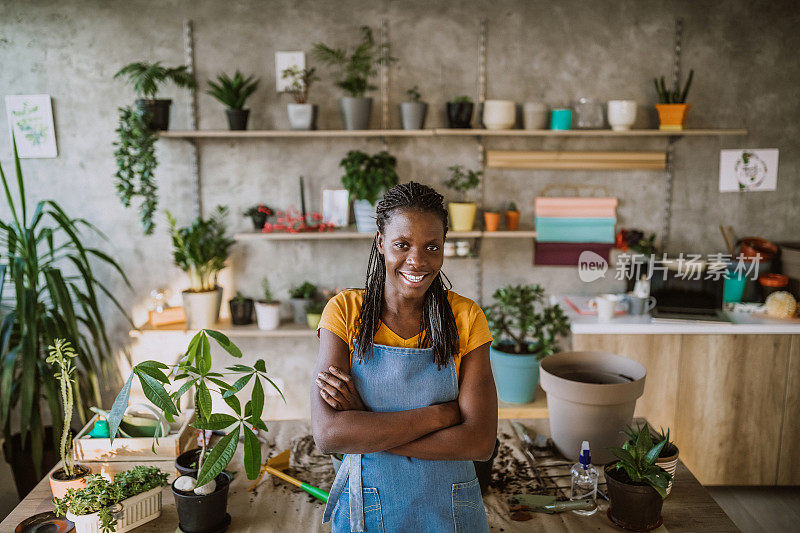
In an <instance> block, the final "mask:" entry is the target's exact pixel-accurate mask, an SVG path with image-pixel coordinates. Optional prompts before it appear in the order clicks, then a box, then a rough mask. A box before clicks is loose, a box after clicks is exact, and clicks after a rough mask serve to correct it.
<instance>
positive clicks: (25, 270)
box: [0, 142, 133, 474]
mask: <svg viewBox="0 0 800 533" xmlns="http://www.w3.org/2000/svg"><path fill="white" fill-rule="evenodd" d="M14 164H15V170H16V187H17V191H16V196H17V199H16V200H15V199H14V196H13V195H12V192H11V183H10V182H9V180H8V179H7V177H6V175H5V173H4V171H3V168H2V166H0V178H2V182H3V191H4V193H5V199H6V206H5V209H6V213H7V215H5V216H3V218H2V220H0V243H2V246H3V247H4V248H5V253H4V254H3V256H4V257H3V260H4V262H5V264H2V265H0V294H3V295H4V298H3V302H2V303H3V311H4V312H3V315H2V322H1V323H0V339H1V342H0V362H1V363H2V365H0V427H2V431H3V436H4V438H5V440H6V442H7V443H9V444H10V443H11V436H12V434H13V433H15V432H19V434H20V439H21V440H20V444H21V447H22V449H25V448H26V445H27V443H28V442H29V444H30V447H29V448H28V450H30V452H29V453H30V454H31V456H32V458H33V464H34V468H35V470H36V473H37V474H39V473H40V471H41V466H42V450H43V446H44V440H45V432H44V427H43V421H42V417H41V412H42V408H43V405H42V404H43V402H44V403H46V405H47V407H48V408H49V411H50V415H51V419H52V421H53V422H52V423H53V426H54V427H53V429H54V431H53V444H54V446H53V447H54V448H56V447H57V443H56V439H57V438H58V435H61V434H62V429H63V428H62V424H63V422H62V421H63V420H64V411H63V408H62V406H61V403H60V401H59V400H60V398H61V391H60V384H59V380H58V378H56V376H55V372H54V370H53V368H52V367H51V365H50V364H48V363H47V361H46V358H47V350H46V349H45V348H46V347H47V346H48V345H49V344H50V343H51V342H52V340H53V339H57V338H59V339H67V340H69V341H70V343H71V344H72V346H73V347H74V348H75V352H76V353H77V356H76V357H75V361H74V363H75V370H74V372H73V373H72V377H73V387H74V389H73V394H72V396H73V397H74V400H75V408H76V410H77V414H78V417H79V419H80V420H81V422H82V423H86V421H87V410H88V406H89V405H99V404H100V403H101V396H100V379H101V378H102V379H103V380H113V379H114V377H113V376H114V372H113V370H114V364H113V361H114V359H113V355H112V351H111V346H110V344H109V341H108V336H107V335H106V326H105V320H106V317H107V312H105V311H101V309H100V303H99V302H100V300H101V295H105V296H106V297H108V298H109V299H110V300H111V301H112V303H113V304H114V305H115V306H116V307H117V308H118V309H119V310H120V312H122V314H123V316H126V317H127V315H126V314H125V312H124V311H123V310H122V307H121V306H120V305H119V302H117V300H116V299H115V298H114V296H113V295H112V294H111V293H110V292H109V290H108V289H107V284H108V283H101V282H100V281H98V279H97V277H96V275H95V272H94V267H93V264H94V262H95V261H99V262H100V263H103V264H105V265H107V266H110V267H111V268H112V269H113V270H115V271H116V272H117V273H118V274H119V275H120V276H121V277H122V279H123V281H124V282H125V283H126V284H127V285H128V286H130V283H128V279H127V277H126V276H125V273H124V272H123V271H122V269H121V268H120V266H119V265H118V264H117V262H116V261H114V260H113V259H112V258H111V257H109V256H108V255H106V254H105V253H104V252H102V251H100V250H98V249H96V248H93V247H90V246H88V245H87V244H86V242H85V236H84V234H82V230H89V231H90V232H91V233H92V234H94V235H93V237H94V236H99V237H101V238H104V239H105V236H104V235H103V234H102V233H101V232H100V231H99V230H98V229H97V228H95V227H94V226H93V225H92V224H90V223H89V222H88V221H86V220H85V219H82V218H72V217H70V216H69V215H68V214H67V213H66V212H65V211H64V210H63V209H62V208H61V206H60V205H59V204H58V203H56V202H55V201H53V200H42V201H40V202H38V203H37V204H36V205H35V206H30V207H33V209H32V210H29V205H28V200H27V196H26V194H25V182H24V179H23V175H22V167H21V165H20V160H19V155H18V153H17V147H16V142H14ZM5 281H8V282H9V284H10V287H8V290H6V291H3V290H2V289H3V285H4V282H5ZM128 320H129V321H130V319H128ZM131 326H133V324H131ZM13 412H18V413H19V418H15V420H18V422H16V423H15V424H12V416H11V414H12V413H13ZM28 437H30V441H28ZM6 450H7V452H9V453H10V454H13V453H15V452H14V449H13V447H12V446H6ZM6 459H7V460H9V461H12V460H13V457H10V456H8V455H7V456H6Z"/></svg>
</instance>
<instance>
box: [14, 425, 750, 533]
mask: <svg viewBox="0 0 800 533" xmlns="http://www.w3.org/2000/svg"><path fill="white" fill-rule="evenodd" d="M521 422H522V423H524V424H525V425H526V426H527V427H528V428H530V429H531V430H532V432H534V433H545V434H547V433H549V424H548V421H547V420H546V419H537V420H532V419H526V420H521ZM268 425H269V428H270V431H269V433H266V434H265V435H266V436H267V439H268V440H269V445H266V444H265V445H264V446H262V451H263V453H264V456H265V457H266V456H269V455H272V454H274V453H277V452H280V451H281V450H283V449H286V448H292V449H293V454H294V455H301V454H302V453H304V452H301V451H300V450H302V449H305V450H308V449H309V448H311V442H312V441H310V437H309V436H308V435H310V433H311V430H310V423H309V422H308V421H280V422H271V423H269V424H268ZM498 433H499V435H500V439H501V443H503V444H504V445H507V446H509V449H510V450H511V451H512V452H513V453H514V456H515V457H519V458H521V457H522V455H521V454H519V448H518V443H517V441H516V439H515V438H512V437H510V435H513V431H512V430H511V427H510V422H509V421H507V420H502V421H500V427H499V432H498ZM237 453H238V454H237V456H236V457H235V458H234V460H233V462H232V463H231V466H230V469H231V470H235V471H238V475H237V476H236V477H235V479H234V481H233V483H232V485H231V489H230V493H229V497H228V513H230V515H231V516H232V522H231V526H230V528H229V529H228V531H230V532H254V533H255V532H259V533H260V532H272V531H274V532H286V531H308V532H315V531H323V532H328V531H330V524H324V525H323V524H322V511H323V505H322V503H321V502H318V501H316V500H313V499H312V498H311V497H310V496H309V495H308V494H306V493H304V492H302V491H299V490H294V489H293V488H290V487H289V486H288V485H286V484H285V483H282V482H281V483H278V482H275V481H273V480H271V479H266V480H264V481H262V483H261V484H260V485H259V486H258V487H257V488H256V490H255V491H254V492H249V491H248V487H249V486H250V482H249V481H248V480H247V479H246V477H245V475H244V469H243V467H242V463H241V455H240V454H241V448H240V449H239V452H237ZM310 455H311V456H316V457H317V458H318V459H320V460H321V462H317V463H315V466H313V468H312V467H311V466H308V468H306V470H305V475H306V477H304V476H303V474H304V471H303V466H302V465H296V464H294V457H293V466H294V467H296V469H295V471H294V474H295V475H297V477H299V478H301V479H303V480H304V481H308V482H316V483H318V485H319V486H320V487H321V488H324V489H326V490H327V489H329V488H330V483H331V481H332V480H333V468H332V467H330V466H328V465H329V463H327V462H325V461H326V460H327V458H323V457H320V456H319V453H318V452H316V450H315V449H312V450H311V452H310ZM136 464H142V463H136ZM145 464H148V465H155V466H160V467H161V468H162V469H164V470H165V471H170V472H172V471H173V468H174V467H173V465H172V463H171V462H163V461H162V462H151V463H145ZM309 464H311V463H309ZM512 464H517V463H513V461H512ZM519 464H522V463H519ZM133 465H134V463H90V466H92V468H93V470H94V471H95V472H98V471H106V472H118V471H122V470H125V469H127V468H131V467H132V466H133ZM496 466H497V465H496ZM525 469H526V467H520V470H525ZM566 472H567V473H568V472H569V470H568V467H567V470H566ZM519 477H524V478H529V477H530V472H520V473H519ZM172 479H174V476H171V477H170V481H171V480H172ZM568 479H569V478H567V480H566V482H567V483H568V482H569V481H568ZM506 497H507V494H501V493H499V492H498V491H497V490H496V489H495V488H492V489H490V492H489V493H488V494H486V495H485V496H484V502H485V504H486V509H487V513H488V516H489V524H490V526H491V529H492V530H493V531H504V532H509V533H510V532H522V531H544V530H547V531H551V532H558V531H563V532H579V531H587V530H591V531H598V532H603V531H622V530H620V529H619V528H617V527H615V526H613V525H612V524H611V522H610V521H609V520H608V518H607V517H606V513H605V511H606V509H607V506H608V504H607V502H602V503H601V507H600V509H599V511H598V512H597V513H595V515H593V516H591V517H581V516H577V515H575V514H573V513H569V512H567V513H562V514H558V515H546V514H534V515H533V518H532V519H531V520H529V521H524V522H515V521H512V520H511V519H510V517H509V513H508V506H507V503H506ZM163 505H164V507H163V510H162V513H161V516H160V517H159V518H157V519H156V520H154V521H152V522H149V523H147V524H145V525H144V526H142V527H140V528H138V529H137V530H136V531H138V532H141V533H167V532H169V533H173V532H175V531H176V527H177V524H178V519H177V513H176V510H175V503H174V500H173V497H172V494H171V490H170V488H169V486H167V487H165V488H164V495H163ZM51 509H52V503H51V494H50V486H49V484H48V481H47V478H45V479H43V480H42V481H40V482H39V484H38V485H37V486H36V488H34V490H33V491H32V492H31V493H30V494H29V495H28V496H27V497H26V498H25V499H24V500H23V501H22V502H21V503H20V504H19V505H18V506H17V507H16V508H15V509H14V510H13V511H12V512H11V514H9V515H8V516H7V517H6V519H5V520H3V522H2V523H0V533H5V532H10V531H13V530H14V527H15V526H16V525H17V524H18V523H19V522H21V521H22V520H24V519H25V518H27V517H29V516H31V515H34V514H37V513H40V512H44V511H48V510H51ZM662 516H663V518H664V525H663V526H662V527H661V528H659V529H658V530H656V531H703V532H704V533H712V532H721V531H738V529H737V528H736V526H735V525H734V524H733V522H731V520H730V519H729V518H728V517H727V515H726V514H725V513H724V512H723V511H722V509H721V508H720V507H719V506H718V505H717V504H716V502H715V501H714V500H713V498H712V497H711V495H710V494H709V493H708V491H706V489H704V488H703V487H702V486H701V485H700V484H699V483H698V482H697V480H696V479H695V478H694V476H693V475H692V474H691V472H689V470H687V469H686V467H685V466H683V464H679V465H678V472H677V475H676V479H675V484H674V487H673V489H672V494H671V495H670V496H669V497H668V498H667V499H666V500H665V502H664V508H663V512H662Z"/></svg>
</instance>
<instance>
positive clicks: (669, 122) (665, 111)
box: [656, 104, 692, 131]
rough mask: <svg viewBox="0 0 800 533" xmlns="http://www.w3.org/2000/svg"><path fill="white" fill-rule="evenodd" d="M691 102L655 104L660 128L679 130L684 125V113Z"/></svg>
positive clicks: (689, 107)
mask: <svg viewBox="0 0 800 533" xmlns="http://www.w3.org/2000/svg"><path fill="white" fill-rule="evenodd" d="M691 107H692V105H691V104H656V111H658V120H659V122H660V123H661V124H660V125H659V126H658V129H660V130H667V131H681V130H683V129H684V128H685V127H686V115H688V114H689V109H691Z"/></svg>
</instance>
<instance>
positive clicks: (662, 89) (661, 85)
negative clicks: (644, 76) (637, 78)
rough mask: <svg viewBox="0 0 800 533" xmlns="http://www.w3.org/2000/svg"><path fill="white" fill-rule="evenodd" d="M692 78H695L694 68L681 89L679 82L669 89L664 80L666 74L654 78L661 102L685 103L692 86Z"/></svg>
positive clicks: (659, 101)
mask: <svg viewBox="0 0 800 533" xmlns="http://www.w3.org/2000/svg"><path fill="white" fill-rule="evenodd" d="M692 78H694V69H692V70H690V71H689V77H688V78H687V79H686V85H684V86H683V90H681V88H680V86H678V84H677V83H676V84H675V87H674V88H672V89H671V90H670V89H667V84H666V82H665V81H664V76H661V78H660V79H656V78H653V84H654V85H655V87H656V94H657V95H658V103H659V104H685V103H686V97H687V96H688V94H689V88H690V87H691V86H692Z"/></svg>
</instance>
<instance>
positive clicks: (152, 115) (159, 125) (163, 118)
mask: <svg viewBox="0 0 800 533" xmlns="http://www.w3.org/2000/svg"><path fill="white" fill-rule="evenodd" d="M171 105H172V100H147V99H143V98H140V99H139V100H136V107H138V108H139V109H140V110H141V111H142V112H143V113H144V114H145V120H146V121H147V124H148V126H150V129H151V130H156V131H157V130H168V129H169V107H170V106H171Z"/></svg>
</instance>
